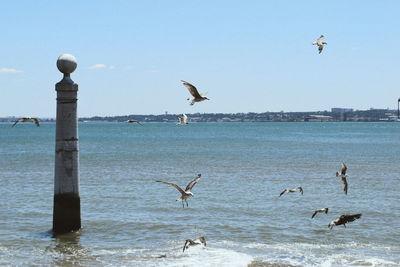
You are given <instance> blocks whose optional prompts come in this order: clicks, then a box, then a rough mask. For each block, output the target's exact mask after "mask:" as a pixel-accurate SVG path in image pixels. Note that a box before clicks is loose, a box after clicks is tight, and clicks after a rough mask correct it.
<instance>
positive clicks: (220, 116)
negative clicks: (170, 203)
mask: <svg viewBox="0 0 400 267" xmlns="http://www.w3.org/2000/svg"><path fill="white" fill-rule="evenodd" d="M397 112H398V111H397V110H389V109H369V110H355V111H347V112H332V111H314V112H283V111H282V112H263V113H254V112H248V113H191V114H187V116H188V118H189V122H192V123H193V122H345V121H349V122H396V121H399V119H398V117H397ZM178 115H180V114H168V113H166V114H161V115H121V116H93V117H81V118H79V122H124V121H127V120H138V121H140V122H174V123H176V122H177V121H178V119H177V116H178ZM18 118H19V117H14V116H10V117H3V118H1V117H0V122H14V121H15V120H16V119H18ZM39 119H40V120H41V121H42V122H54V121H55V118H39Z"/></svg>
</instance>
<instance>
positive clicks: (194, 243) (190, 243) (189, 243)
mask: <svg viewBox="0 0 400 267" xmlns="http://www.w3.org/2000/svg"><path fill="white" fill-rule="evenodd" d="M197 245H204V246H206V245H207V243H206V239H205V238H204V236H201V237H199V238H197V239H195V240H192V239H186V241H185V245H183V252H185V249H188V248H189V247H191V246H197Z"/></svg>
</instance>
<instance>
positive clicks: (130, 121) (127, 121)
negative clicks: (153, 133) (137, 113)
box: [124, 120, 143, 126]
mask: <svg viewBox="0 0 400 267" xmlns="http://www.w3.org/2000/svg"><path fill="white" fill-rule="evenodd" d="M124 122H125V123H137V124H140V125H142V126H143V124H141V123H140V121H138V120H126V121H124Z"/></svg>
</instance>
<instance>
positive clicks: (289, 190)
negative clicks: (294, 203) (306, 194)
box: [279, 186, 303, 196]
mask: <svg viewBox="0 0 400 267" xmlns="http://www.w3.org/2000/svg"><path fill="white" fill-rule="evenodd" d="M297 190H299V191H300V193H301V194H302V195H303V188H301V187H300V186H298V187H296V188H293V189H285V190H283V191H282V193H281V194H280V195H279V196H282V195H283V194H287V193H293V192H296V191H297Z"/></svg>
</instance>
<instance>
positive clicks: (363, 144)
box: [0, 122, 400, 266]
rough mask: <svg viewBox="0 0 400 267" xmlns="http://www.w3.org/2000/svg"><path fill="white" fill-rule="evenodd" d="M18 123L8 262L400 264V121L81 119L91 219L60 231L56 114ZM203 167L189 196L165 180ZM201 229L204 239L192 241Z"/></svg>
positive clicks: (0, 173)
mask: <svg viewBox="0 0 400 267" xmlns="http://www.w3.org/2000/svg"><path fill="white" fill-rule="evenodd" d="M11 126H12V124H11V123H2V124H0V266H248V265H249V264H252V265H250V266H400V202H399V198H400V123H396V122H392V123H391V122H376V123H375V122H288V123H286V122H277V123H275V122H267V123H244V122H235V123H234V122H233V123H228V122H224V123H189V124H188V125H185V126H182V125H176V124H175V123H143V125H139V124H127V123H104V122H103V123H101V122H96V123H95V122H86V123H85V122H82V123H79V151H80V198H81V216H82V229H81V230H80V231H79V232H77V233H70V234H66V235H61V236H57V237H54V236H53V235H52V234H51V227H52V212H53V193H54V161H55V124H54V123H42V125H41V126H40V127H36V126H35V125H34V124H32V123H19V124H17V125H16V126H15V127H11ZM342 162H344V163H345V164H346V165H347V167H348V170H347V175H348V177H347V181H348V184H349V189H348V194H347V195H346V194H344V191H343V185H342V182H341V179H340V177H336V175H335V173H336V172H337V171H340V166H341V164H342ZM197 174H201V179H200V180H199V182H198V183H197V184H196V185H195V186H194V187H193V190H192V192H193V194H194V196H193V197H192V198H190V199H189V200H188V204H189V205H188V207H186V205H185V207H184V208H183V207H182V203H181V202H180V201H176V199H177V198H178V197H179V196H180V193H179V192H178V191H177V190H176V189H175V188H173V187H171V186H168V185H166V184H163V183H157V182H156V180H163V181H167V182H171V183H175V184H177V185H179V186H181V187H182V188H185V187H186V185H187V184H188V183H189V182H190V181H191V180H192V179H194V178H195V177H196V175H197ZM297 186H301V187H302V188H303V190H304V194H303V195H301V194H300V193H299V192H294V193H290V194H284V195H282V196H279V194H280V193H281V192H282V191H283V190H284V189H291V188H294V187H297ZM325 207H328V208H329V212H328V214H325V213H319V214H317V215H316V216H315V218H313V219H312V218H311V215H312V214H313V212H314V210H316V209H320V208H325ZM355 213H361V214H362V217H361V218H360V219H358V220H356V221H354V222H351V223H348V224H347V225H346V226H347V227H343V226H336V227H333V229H332V230H330V229H329V228H328V224H329V223H330V222H331V221H332V220H333V219H335V218H337V217H339V216H340V215H342V214H355ZM200 236H204V237H205V238H206V240H207V245H206V246H205V247H204V246H200V245H199V246H193V247H189V248H188V249H187V250H185V251H184V252H183V249H182V248H183V245H184V243H185V240H186V239H195V238H197V237H200Z"/></svg>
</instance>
